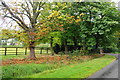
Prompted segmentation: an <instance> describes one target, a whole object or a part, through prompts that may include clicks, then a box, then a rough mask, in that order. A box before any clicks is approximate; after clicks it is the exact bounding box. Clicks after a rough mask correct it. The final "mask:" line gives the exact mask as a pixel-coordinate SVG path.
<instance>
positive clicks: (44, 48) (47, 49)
mask: <svg viewBox="0 0 120 80" xmlns="http://www.w3.org/2000/svg"><path fill="white" fill-rule="evenodd" d="M8 48H12V49H13V48H14V49H15V50H8ZM19 48H23V50H24V51H23V52H18V49H19ZM3 49H4V50H3ZM35 50H39V54H42V53H43V50H46V51H45V53H46V54H48V52H49V50H50V47H35ZM0 51H3V52H4V55H5V56H6V55H8V54H7V52H8V51H15V52H8V53H15V54H12V55H18V53H24V54H25V55H27V51H28V48H24V47H0ZM3 52H2V54H3Z"/></svg>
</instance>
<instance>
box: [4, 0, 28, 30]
mask: <svg viewBox="0 0 120 80" xmlns="http://www.w3.org/2000/svg"><path fill="white" fill-rule="evenodd" d="M2 5H3V6H4V7H5V8H6V9H7V10H8V11H9V13H10V14H11V16H13V17H14V18H15V19H14V18H12V19H13V20H15V21H17V20H18V21H19V22H20V23H18V21H17V23H18V25H20V26H21V27H22V28H23V27H24V28H23V29H24V30H27V29H28V27H27V25H26V24H25V23H24V22H23V21H22V20H21V19H20V18H19V17H18V16H16V15H15V14H14V13H13V12H12V11H11V10H10V8H9V7H8V6H7V5H6V4H5V2H2ZM9 18H11V17H9ZM16 19H17V20H16Z"/></svg>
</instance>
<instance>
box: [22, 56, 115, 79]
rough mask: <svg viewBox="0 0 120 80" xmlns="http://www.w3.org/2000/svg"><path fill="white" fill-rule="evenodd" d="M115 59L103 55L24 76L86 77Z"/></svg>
mask: <svg viewBox="0 0 120 80" xmlns="http://www.w3.org/2000/svg"><path fill="white" fill-rule="evenodd" d="M114 60H115V57H114V56H111V55H105V56H103V57H100V58H96V59H93V60H90V61H87V62H83V63H79V64H73V65H68V66H65V67H61V68H59V69H55V70H48V71H44V72H42V73H37V74H33V75H29V76H24V78H87V77H89V76H90V75H92V74H93V73H95V72H96V71H98V70H100V69H102V68H103V67H105V66H106V65H108V64H110V63H111V62H113V61H114Z"/></svg>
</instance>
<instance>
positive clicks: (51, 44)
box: [50, 37, 54, 56]
mask: <svg viewBox="0 0 120 80" xmlns="http://www.w3.org/2000/svg"><path fill="white" fill-rule="evenodd" d="M50 49H51V53H52V56H53V55H54V51H53V37H51V38H50Z"/></svg>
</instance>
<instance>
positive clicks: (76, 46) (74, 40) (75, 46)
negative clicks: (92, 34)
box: [73, 37, 78, 50]
mask: <svg viewBox="0 0 120 80" xmlns="http://www.w3.org/2000/svg"><path fill="white" fill-rule="evenodd" d="M73 42H74V50H76V49H77V48H78V42H77V39H76V38H75V37H74V38H73Z"/></svg>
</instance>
